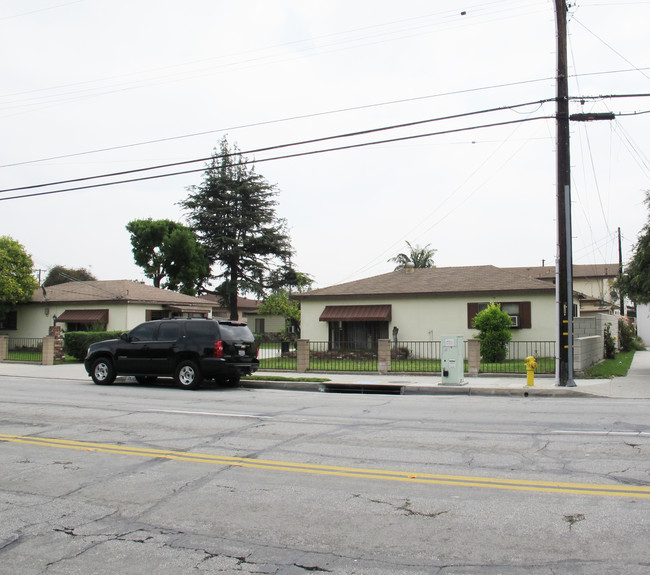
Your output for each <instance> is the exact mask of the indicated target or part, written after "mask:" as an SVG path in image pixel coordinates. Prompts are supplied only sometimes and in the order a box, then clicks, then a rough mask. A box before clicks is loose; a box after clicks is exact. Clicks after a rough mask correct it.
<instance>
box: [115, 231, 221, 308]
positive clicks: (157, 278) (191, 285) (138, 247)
mask: <svg viewBox="0 0 650 575" xmlns="http://www.w3.org/2000/svg"><path fill="white" fill-rule="evenodd" d="M126 229H127V230H128V231H129V232H130V233H131V245H132V246H133V258H134V260H135V263H136V264H137V265H139V266H140V267H141V268H142V269H143V270H144V273H145V275H146V276H147V277H148V278H149V279H151V280H153V285H154V286H155V287H158V288H159V287H163V288H166V289H169V290H173V291H176V290H178V291H180V292H181V293H184V294H187V295H194V294H195V293H196V291H197V288H198V287H199V286H200V285H201V284H202V283H203V281H204V280H205V279H206V278H207V277H208V276H209V275H210V264H209V262H208V259H207V257H206V255H205V250H204V249H203V247H202V246H201V245H199V243H198V242H197V239H196V236H195V234H194V232H193V231H192V230H191V229H190V228H188V227H187V226H184V225H183V224H179V223H177V222H173V221H171V220H152V219H151V218H148V219H146V220H133V221H131V222H129V223H128V224H127V226H126Z"/></svg>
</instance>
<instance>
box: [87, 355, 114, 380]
mask: <svg viewBox="0 0 650 575" xmlns="http://www.w3.org/2000/svg"><path fill="white" fill-rule="evenodd" d="M90 376H91V377H92V378H93V381H94V382H95V383H96V384H97V385H110V384H111V383H113V382H114V381H115V368H114V367H113V363H112V362H111V360H110V359H108V358H106V357H100V358H99V359H96V360H95V361H94V362H93V365H92V368H91V371H90Z"/></svg>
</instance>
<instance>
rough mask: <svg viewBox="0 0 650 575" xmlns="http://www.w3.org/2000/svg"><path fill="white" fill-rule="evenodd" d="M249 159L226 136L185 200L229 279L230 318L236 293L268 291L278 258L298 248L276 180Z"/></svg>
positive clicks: (213, 259) (213, 261) (210, 255)
mask: <svg viewBox="0 0 650 575" xmlns="http://www.w3.org/2000/svg"><path fill="white" fill-rule="evenodd" d="M247 163H248V162H247V160H246V158H244V157H243V156H242V155H241V153H240V152H239V149H238V148H237V147H236V146H234V147H233V149H232V150H231V149H230V147H229V145H228V141H227V140H226V138H225V137H224V138H223V139H222V140H221V142H220V146H219V151H218V152H217V151H216V150H215V152H214V154H213V157H212V160H211V162H210V163H209V164H208V166H207V169H206V170H205V172H204V174H203V182H202V183H201V184H200V185H198V186H191V187H190V188H188V191H189V192H190V193H189V196H188V197H187V199H186V200H184V201H182V202H180V205H181V206H182V207H183V208H184V209H185V210H186V212H187V214H188V220H189V223H190V226H191V227H192V229H193V230H194V231H195V232H196V234H197V236H198V237H199V241H200V242H201V245H203V246H204V248H205V250H206V254H207V256H208V259H209V261H210V264H211V265H217V266H218V267H219V273H218V274H217V275H216V276H213V277H215V278H218V279H221V280H227V281H228V283H227V284H225V285H227V286H228V288H229V293H228V299H227V301H228V307H229V309H230V317H231V319H236V318H237V294H238V293H246V292H252V293H255V294H261V293H263V292H264V290H265V289H266V288H267V287H268V285H267V279H268V274H269V272H270V271H271V269H272V268H273V266H274V264H275V263H276V262H285V261H287V260H288V259H289V258H290V257H291V255H292V253H293V250H292V249H291V243H290V238H289V235H288V233H287V229H286V222H285V220H283V219H280V218H278V217H277V216H276V213H275V207H276V205H277V202H276V200H275V196H276V191H275V186H272V185H271V184H269V183H268V182H267V181H266V180H265V179H264V178H263V177H262V176H260V175H258V174H257V173H255V169H254V167H251V168H249V167H248V166H247ZM222 285H223V284H222Z"/></svg>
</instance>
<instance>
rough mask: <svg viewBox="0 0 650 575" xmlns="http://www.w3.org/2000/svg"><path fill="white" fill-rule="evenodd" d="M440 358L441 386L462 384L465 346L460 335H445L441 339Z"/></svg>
mask: <svg viewBox="0 0 650 575" xmlns="http://www.w3.org/2000/svg"><path fill="white" fill-rule="evenodd" d="M440 343H441V351H440V356H441V360H442V366H441V367H442V369H441V371H442V384H443V385H460V384H462V383H463V375H464V366H465V363H464V362H465V346H464V345H463V336H462V335H447V336H444V337H443V338H442V341H441V342H440Z"/></svg>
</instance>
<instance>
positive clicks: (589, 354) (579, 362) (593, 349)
mask: <svg viewBox="0 0 650 575" xmlns="http://www.w3.org/2000/svg"><path fill="white" fill-rule="evenodd" d="M573 343H574V347H573V370H574V371H575V372H582V371H584V370H585V369H587V368H589V367H591V366H592V365H595V364H597V363H598V362H599V361H602V359H603V355H604V350H603V347H604V338H603V337H602V336H600V335H590V336H586V337H580V338H576V339H575V340H574V342H573Z"/></svg>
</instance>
